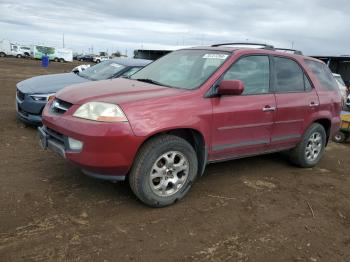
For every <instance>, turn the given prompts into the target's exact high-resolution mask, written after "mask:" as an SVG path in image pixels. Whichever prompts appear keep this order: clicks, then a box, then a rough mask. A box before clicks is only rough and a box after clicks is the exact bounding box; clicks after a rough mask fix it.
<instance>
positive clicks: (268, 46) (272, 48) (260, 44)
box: [211, 43, 275, 50]
mask: <svg viewBox="0 0 350 262" xmlns="http://www.w3.org/2000/svg"><path fill="white" fill-rule="evenodd" d="M223 45H252V46H262V49H268V50H275V48H274V47H273V45H268V44H262V43H223V44H215V45H211V46H212V47H218V46H223Z"/></svg>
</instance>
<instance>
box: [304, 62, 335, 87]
mask: <svg viewBox="0 0 350 262" xmlns="http://www.w3.org/2000/svg"><path fill="white" fill-rule="evenodd" d="M305 63H306V65H307V66H308V67H309V69H310V70H311V71H312V73H313V74H314V75H315V76H316V78H317V80H318V81H319V82H320V83H321V85H322V86H323V87H324V88H326V89H327V90H337V86H338V85H337V82H336V81H335V79H334V77H333V75H332V72H331V71H330V70H329V68H328V67H327V66H326V65H325V64H323V63H321V62H317V61H312V60H305Z"/></svg>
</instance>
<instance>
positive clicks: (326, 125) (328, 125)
mask: <svg viewBox="0 0 350 262" xmlns="http://www.w3.org/2000/svg"><path fill="white" fill-rule="evenodd" d="M314 123H317V124H320V125H321V126H323V128H324V130H325V131H326V136H327V140H326V145H327V144H328V141H329V137H330V133H331V125H332V122H331V120H330V119H328V118H320V119H316V120H315V121H314Z"/></svg>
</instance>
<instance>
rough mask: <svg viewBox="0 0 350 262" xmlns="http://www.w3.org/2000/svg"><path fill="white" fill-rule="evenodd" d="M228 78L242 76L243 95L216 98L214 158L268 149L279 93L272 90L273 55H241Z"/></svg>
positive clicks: (213, 140) (238, 155)
mask: <svg viewBox="0 0 350 262" xmlns="http://www.w3.org/2000/svg"><path fill="white" fill-rule="evenodd" d="M222 79H224V80H241V81H243V82H244V84H245V89H244V92H243V94H242V95H239V96H221V97H215V98H212V103H213V122H212V123H213V126H212V150H211V155H210V158H211V159H210V160H219V159H227V158H235V157H241V156H245V155H253V154H259V153H262V152H264V151H265V150H266V149H267V146H268V145H269V143H270V136H271V128H272V126H273V119H274V114H275V111H274V110H275V108H276V103H275V97H274V94H273V93H271V92H270V59H269V57H268V56H266V55H249V56H244V57H241V58H240V59H239V60H238V61H236V62H235V63H234V64H233V65H232V66H231V68H230V69H229V70H228V71H226V73H224V75H223V77H222Z"/></svg>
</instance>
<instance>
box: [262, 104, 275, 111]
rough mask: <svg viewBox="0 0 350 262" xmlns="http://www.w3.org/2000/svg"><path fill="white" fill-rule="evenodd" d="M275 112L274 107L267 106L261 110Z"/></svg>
mask: <svg viewBox="0 0 350 262" xmlns="http://www.w3.org/2000/svg"><path fill="white" fill-rule="evenodd" d="M275 110H276V107H274V106H269V105H266V106H264V107H263V109H262V111H263V112H271V111H275Z"/></svg>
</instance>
